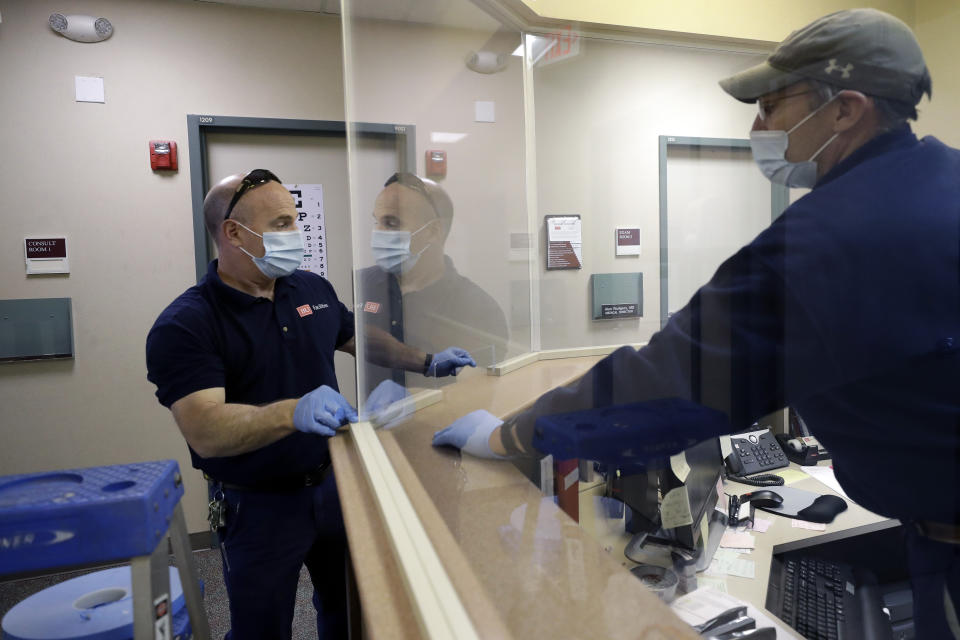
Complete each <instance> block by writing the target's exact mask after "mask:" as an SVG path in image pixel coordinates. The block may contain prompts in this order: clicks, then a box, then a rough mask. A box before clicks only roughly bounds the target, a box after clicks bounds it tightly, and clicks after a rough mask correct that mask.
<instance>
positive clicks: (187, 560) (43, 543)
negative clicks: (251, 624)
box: [0, 460, 210, 640]
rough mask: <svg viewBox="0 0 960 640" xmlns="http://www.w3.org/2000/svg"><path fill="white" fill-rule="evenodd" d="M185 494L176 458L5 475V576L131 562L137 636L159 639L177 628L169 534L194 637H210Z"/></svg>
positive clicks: (0, 497) (0, 501)
mask: <svg viewBox="0 0 960 640" xmlns="http://www.w3.org/2000/svg"><path fill="white" fill-rule="evenodd" d="M181 497H183V479H182V477H181V476H180V468H179V466H178V465H177V462H176V461H175V460H161V461H156V462H141V463H135V464H125V465H112V466H106V467H91V468H87V469H69V470H64V471H56V472H50V473H32V474H23V475H13V476H2V477H0V577H2V576H4V575H9V574H17V573H23V572H27V571H37V570H42V569H52V568H68V567H72V566H77V565H83V564H89V563H96V562H109V561H116V560H129V561H130V574H131V582H132V605H133V614H134V615H133V618H134V625H133V628H134V637H135V638H136V640H140V639H141V638H149V639H151V640H152V639H153V638H155V637H163V636H158V635H155V632H156V627H157V625H161V626H162V625H166V628H167V629H170V630H171V631H172V620H171V614H172V610H173V607H172V602H171V599H170V594H171V590H170V580H169V575H168V571H169V570H168V548H167V540H168V536H169V540H170V544H171V545H172V547H173V554H174V558H175V561H176V564H177V568H178V569H179V572H180V580H181V582H182V585H183V595H184V599H185V601H186V608H187V611H188V612H189V616H190V620H191V621H192V628H193V629H192V630H193V637H194V638H196V639H197V640H208V638H209V637H210V631H209V626H208V624H207V619H206V614H205V613H204V610H203V602H202V599H201V594H200V587H199V577H198V575H197V571H196V567H194V565H193V562H192V555H191V551H190V541H189V538H188V536H187V527H186V520H185V518H184V515H183V506H182V505H181V504H180V498H181ZM169 637H171V638H172V636H169Z"/></svg>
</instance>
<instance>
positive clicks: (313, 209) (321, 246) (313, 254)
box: [283, 184, 327, 278]
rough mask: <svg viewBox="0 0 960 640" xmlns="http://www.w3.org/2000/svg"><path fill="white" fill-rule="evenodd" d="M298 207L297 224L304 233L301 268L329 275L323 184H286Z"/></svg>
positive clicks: (321, 274) (324, 275) (325, 275)
mask: <svg viewBox="0 0 960 640" xmlns="http://www.w3.org/2000/svg"><path fill="white" fill-rule="evenodd" d="M283 186H285V187H286V188H287V190H288V191H289V192H290V195H292V196H293V200H294V204H295V205H296V207H297V226H298V227H299V228H300V233H302V234H303V262H301V263H300V268H301V269H303V270H304V271H311V272H313V273H316V274H317V275H320V276H323V277H324V278H326V277H327V225H326V222H325V220H324V214H323V185H322V184H285V185H283Z"/></svg>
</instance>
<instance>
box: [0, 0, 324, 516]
mask: <svg viewBox="0 0 960 640" xmlns="http://www.w3.org/2000/svg"><path fill="white" fill-rule="evenodd" d="M72 8H73V9H74V10H77V11H79V10H80V9H81V7H80V6H79V5H76V6H74V7H72ZM64 10H65V8H64V3H62V2H52V1H47V0H0V12H2V16H3V22H2V24H0V78H2V83H3V86H2V90H0V113H2V114H3V118H2V119H0V140H2V141H3V143H2V144H3V160H2V170H0V193H2V194H3V200H2V202H0V211H2V214H0V215H2V221H3V232H2V233H0V273H2V274H3V275H2V277H0V298H45V297H61V296H63V297H70V298H73V312H74V330H75V343H76V359H75V360H72V361H65V362H43V363H21V364H9V365H3V366H0V407H2V412H0V433H2V438H3V440H2V442H3V444H2V446H0V473H2V474H9V473H22V472H32V471H40V470H46V469H56V468H69V467H83V466H92V465H100V464H114V463H122V462H131V461H137V460H149V459H158V458H176V459H177V460H179V462H180V466H181V468H182V469H189V468H190V463H189V459H188V456H187V450H186V446H185V445H184V443H183V440H182V438H181V437H180V435H179V432H178V431H177V429H176V426H175V425H174V423H173V420H172V418H171V416H170V414H169V412H168V411H167V410H166V409H164V408H163V407H161V406H160V405H159V404H158V403H157V401H156V399H155V397H154V395H153V392H154V387H153V385H151V384H149V383H148V382H147V380H146V367H145V364H144V339H145V336H146V334H147V331H148V329H149V328H150V326H151V324H152V323H153V321H154V319H155V318H156V316H157V315H158V314H159V313H160V311H161V310H162V309H163V307H164V306H166V305H167V304H168V303H169V302H170V301H171V300H172V299H173V298H174V297H175V296H177V295H178V294H179V293H180V292H181V291H183V290H184V289H185V288H186V287H188V286H190V285H191V284H193V283H194V280H195V277H194V254H193V231H192V226H191V225H192V222H191V221H192V214H191V208H190V192H189V189H190V174H189V157H188V154H187V153H186V151H187V149H186V148H187V131H186V115H187V114H188V113H207V114H216V115H232V116H263V117H280V118H311V119H332V120H340V119H343V97H342V72H341V60H342V58H341V53H340V50H341V43H340V24H339V21H338V20H336V19H331V18H325V17H321V16H319V15H317V14H309V13H298V12H275V11H265V10H258V9H246V8H234V7H228V6H225V5H218V4H208V3H198V2H175V1H169V0H163V1H160V0H156V1H154V0H150V1H146V0H144V1H129V0H115V1H109V0H100V1H89V2H84V3H83V6H82V11H84V12H88V13H90V14H92V15H97V16H106V17H108V18H109V19H110V20H111V21H112V23H113V25H114V29H115V34H114V35H113V37H112V38H111V39H109V40H107V41H106V42H103V43H99V44H81V43H76V42H72V41H69V40H67V39H65V38H63V37H61V36H59V35H57V34H55V33H54V32H53V31H51V30H50V28H49V27H48V26H47V18H48V16H49V15H50V13H52V12H54V11H64ZM74 75H102V76H103V77H104V79H105V85H106V99H107V101H106V104H84V103H77V102H74V96H73V77H74ZM153 138H169V139H173V140H176V141H177V142H178V143H179V146H180V166H181V169H180V172H179V173H176V174H173V175H157V174H153V173H152V172H151V171H150V166H149V163H148V156H147V141H148V140H150V139H153ZM38 233H40V234H64V235H66V236H67V237H68V238H69V244H68V246H69V251H70V265H71V268H72V273H71V274H70V275H69V276H44V277H37V276H33V277H30V278H28V277H26V276H25V275H24V265H23V246H22V243H23V238H24V236H25V235H28V234H38ZM187 476H188V483H187V492H188V493H187V499H186V505H187V513H188V520H189V528H190V530H191V531H199V530H202V529H203V528H204V523H203V518H204V515H203V514H204V510H205V503H206V501H205V491H204V489H203V485H202V484H201V482H200V479H199V474H197V473H195V472H194V473H188V474H187Z"/></svg>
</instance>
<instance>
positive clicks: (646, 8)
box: [521, 0, 949, 42]
mask: <svg viewBox="0 0 960 640" xmlns="http://www.w3.org/2000/svg"><path fill="white" fill-rule="evenodd" d="M521 1H522V2H523V3H524V4H525V5H527V7H529V8H530V9H532V10H533V11H535V12H536V13H538V14H539V15H540V16H543V17H549V18H555V19H558V20H569V21H572V22H584V23H595V24H605V25H622V26H626V27H633V28H638V29H650V30H654V31H666V32H675V33H687V34H693V35H699V36H709V37H718V38H732V39H737V40H762V41H767V42H779V41H780V40H783V39H784V38H785V37H787V35H788V34H789V33H790V32H791V31H793V30H794V29H797V28H799V27H801V26H803V25H805V24H807V23H808V22H810V21H812V20H814V19H816V18H819V17H820V16H822V15H826V14H828V13H831V12H833V11H839V10H841V9H852V8H856V7H862V6H870V7H875V8H877V9H882V10H883V11H887V12H888V13H892V14H893V15H895V16H897V17H899V18H900V19H901V20H903V21H904V22H906V23H907V24H911V25H912V24H913V21H914V12H915V10H916V4H917V3H916V2H915V0H873V1H872V2H866V3H865V2H856V1H855V0H808V1H806V2H796V1H795V0H733V1H730V0H728V1H726V2H716V1H714V0H673V1H672V2H638V1H637V0H605V1H604V2H583V0H521ZM946 1H949V0H946Z"/></svg>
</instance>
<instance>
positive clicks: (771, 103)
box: [757, 89, 817, 120]
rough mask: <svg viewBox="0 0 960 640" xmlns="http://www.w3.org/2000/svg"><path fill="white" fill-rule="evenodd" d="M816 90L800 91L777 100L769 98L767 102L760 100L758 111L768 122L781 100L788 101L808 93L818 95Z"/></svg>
mask: <svg viewBox="0 0 960 640" xmlns="http://www.w3.org/2000/svg"><path fill="white" fill-rule="evenodd" d="M816 91H817V90H816V89H807V90H806V91H798V92H797V93H788V94H786V95H783V96H777V97H776V98H768V99H766V100H763V99H759V100H757V111H758V112H759V114H760V119H761V120H766V119H767V118H769V117H770V114H771V113H773V108H774V107H775V106H776V105H777V103H778V102H780V101H781V100H786V99H787V98H793V97H795V96H805V95H807V94H808V93H816Z"/></svg>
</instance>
